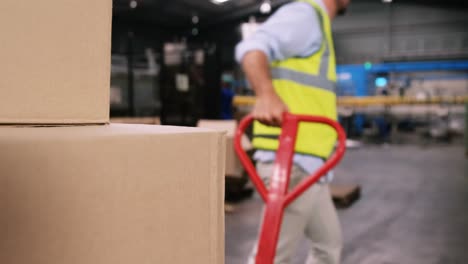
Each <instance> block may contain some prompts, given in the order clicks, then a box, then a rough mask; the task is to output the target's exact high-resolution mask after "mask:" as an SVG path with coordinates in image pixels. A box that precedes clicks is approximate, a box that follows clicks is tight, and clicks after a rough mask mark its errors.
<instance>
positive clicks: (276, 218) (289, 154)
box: [234, 113, 346, 264]
mask: <svg viewBox="0 0 468 264" xmlns="http://www.w3.org/2000/svg"><path fill="white" fill-rule="evenodd" d="M253 121H254V118H253V117H252V116H251V115H249V116H247V117H245V118H244V119H243V120H242V121H241V122H240V124H239V127H238V129H237V131H236V135H235V138H234V147H235V150H236V153H237V155H238V156H239V159H240V161H241V163H242V165H243V166H244V168H245V170H246V171H247V173H248V174H249V176H250V178H251V180H252V182H253V184H254V186H255V188H256V189H257V191H258V192H259V194H260V196H261V198H262V199H263V201H264V202H265V204H266V209H265V212H264V216H263V223H262V227H261V231H260V239H259V244H258V251H257V256H256V264H273V261H274V259H275V255H276V247H277V244H278V239H279V233H280V228H281V223H282V220H283V213H284V209H285V208H286V207H287V206H288V205H289V204H291V203H292V202H293V201H294V200H296V199H297V198H298V197H299V196H300V195H301V194H302V193H304V192H305V191H306V190H307V189H309V188H310V187H311V186H312V185H313V184H314V183H316V182H317V181H318V180H319V179H320V178H321V177H322V176H323V175H325V174H326V173H327V172H328V171H330V170H331V169H332V168H333V167H335V166H336V165H337V164H338V162H339V161H340V160H341V158H342V157H343V155H344V153H345V151H346V134H345V132H344V130H343V128H342V127H341V126H340V124H339V123H338V122H336V121H334V120H331V119H328V118H324V117H317V116H306V115H293V114H290V113H285V114H284V116H283V124H282V133H281V136H280V138H279V142H280V143H279V148H278V151H277V156H276V161H275V165H274V166H275V167H274V170H273V175H272V176H271V184H270V187H269V189H267V187H265V184H264V183H263V181H262V180H261V178H260V177H259V175H258V173H257V171H256V169H255V166H254V164H253V163H252V161H251V160H250V159H249V157H248V156H247V154H246V153H245V151H244V150H243V149H242V146H241V138H242V135H243V134H244V132H245V130H246V129H247V128H248V127H249V126H250V125H251V124H252V123H253ZM302 122H307V123H318V124H324V125H327V126H330V127H332V128H333V129H335V130H336V132H337V135H338V145H337V147H336V150H335V153H334V154H333V155H332V156H331V157H330V159H328V160H327V161H326V162H325V164H324V165H323V166H322V167H321V168H320V169H319V170H317V171H316V172H315V173H314V174H312V175H311V176H310V177H308V178H307V179H306V180H304V181H303V182H301V183H300V184H299V185H298V186H296V187H295V188H293V189H292V190H291V191H289V192H288V186H289V179H290V174H291V167H292V161H293V155H294V146H295V143H296V138H297V132H298V127H299V123H302Z"/></svg>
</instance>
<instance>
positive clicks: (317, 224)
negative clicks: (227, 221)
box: [248, 163, 342, 264]
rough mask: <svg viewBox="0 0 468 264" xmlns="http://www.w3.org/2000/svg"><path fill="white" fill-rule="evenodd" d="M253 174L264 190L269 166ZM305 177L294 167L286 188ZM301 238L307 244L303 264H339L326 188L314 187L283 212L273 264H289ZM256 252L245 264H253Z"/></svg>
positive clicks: (262, 165)
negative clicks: (306, 252)
mask: <svg viewBox="0 0 468 264" xmlns="http://www.w3.org/2000/svg"><path fill="white" fill-rule="evenodd" d="M257 170H258V173H259V175H260V177H262V179H263V180H264V182H265V184H266V186H268V184H269V178H270V177H271V175H272V173H273V163H259V164H258V165H257ZM307 176H309V174H308V173H306V172H305V171H303V170H302V169H301V168H300V167H298V166H296V165H294V166H293V168H292V169H291V180H290V186H289V187H290V188H292V187H293V186H296V185H297V184H298V183H299V182H301V181H302V180H303V179H304V178H305V177H307ZM304 236H305V237H307V238H308V239H309V240H310V249H309V256H308V259H307V261H306V264H338V263H340V257H341V249H342V237H341V228H340V223H339V221H338V216H337V213H336V209H335V207H334V205H333V202H332V199H331V195H330V190H329V186H328V185H327V184H315V185H314V186H312V187H311V188H310V189H309V190H307V191H306V192H304V194H302V196H300V197H299V198H298V199H297V200H296V201H294V202H293V203H292V204H291V205H289V206H288V207H287V208H286V210H285V212H284V218H283V224H282V226H281V233H280V239H279V242H278V247H277V250H276V258H275V262H274V263H275V264H288V263H291V262H292V259H293V258H294V254H295V252H296V250H297V246H298V243H299V242H300V241H301V240H302V238H303V237H304ZM256 249H257V246H255V247H254V250H253V252H252V254H251V256H250V258H249V261H248V263H249V264H255V256H256Z"/></svg>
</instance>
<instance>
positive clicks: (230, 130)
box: [198, 120, 252, 178]
mask: <svg viewBox="0 0 468 264" xmlns="http://www.w3.org/2000/svg"><path fill="white" fill-rule="evenodd" d="M198 127H203V128H210V129H215V130H219V131H224V132H226V133H227V134H226V176H229V177H235V178H239V177H242V173H243V171H244V168H243V167H242V164H241V163H240V161H239V158H238V157H237V154H236V151H235V150H234V135H235V133H236V130H237V122H236V121H234V120H226V121H225V120H200V121H199V122H198ZM242 146H243V147H244V149H245V150H246V151H248V150H250V149H252V145H251V144H250V141H249V139H248V138H247V137H246V136H244V137H243V138H242Z"/></svg>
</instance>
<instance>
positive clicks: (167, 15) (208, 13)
mask: <svg viewBox="0 0 468 264" xmlns="http://www.w3.org/2000/svg"><path fill="white" fill-rule="evenodd" d="M113 1H114V17H117V18H119V19H130V20H139V21H148V22H152V23H155V24H157V25H160V26H165V27H169V28H184V27H191V26H192V17H193V16H198V18H199V24H200V25H201V26H203V25H213V24H217V23H219V22H224V21H229V20H235V19H238V18H241V17H245V16H248V15H250V14H254V13H256V12H258V10H259V6H260V4H261V3H262V1H261V0H232V1H227V2H226V3H223V4H215V3H213V2H212V1H211V0H113ZM132 1H136V3H137V4H136V7H135V2H133V3H132ZM290 1H291V0H271V3H272V5H273V7H275V6H279V5H281V4H284V3H286V2H290ZM132 4H133V7H134V8H132V7H131V6H132Z"/></svg>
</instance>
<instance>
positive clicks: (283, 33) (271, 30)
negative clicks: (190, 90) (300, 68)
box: [236, 2, 322, 125]
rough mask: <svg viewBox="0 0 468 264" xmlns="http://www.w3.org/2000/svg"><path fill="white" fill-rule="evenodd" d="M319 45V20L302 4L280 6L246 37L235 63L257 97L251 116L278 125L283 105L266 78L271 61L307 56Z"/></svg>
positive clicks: (314, 13)
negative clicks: (240, 68)
mask: <svg viewBox="0 0 468 264" xmlns="http://www.w3.org/2000/svg"><path fill="white" fill-rule="evenodd" d="M321 45H322V32H321V29H320V20H319V17H318V15H317V13H316V11H315V9H314V8H313V7H312V6H311V5H310V4H308V3H305V2H294V3H290V4H286V5H284V6H283V7H281V8H280V9H279V10H278V11H277V12H276V13H275V14H274V15H272V16H271V17H270V18H269V19H268V20H267V21H266V22H265V23H264V24H262V25H261V26H260V27H259V29H258V30H257V31H256V32H255V33H254V34H253V35H252V36H250V37H249V38H247V39H245V40H243V41H242V42H241V43H239V44H238V45H237V47H236V60H237V61H238V62H239V63H241V64H242V66H243V69H244V71H245V73H246V75H247V79H248V80H249V82H250V84H251V85H252V86H253V89H254V90H255V93H256V94H257V101H256V105H255V108H254V111H253V115H254V117H255V118H256V119H258V120H259V121H261V122H263V123H265V124H268V125H280V123H281V119H282V114H283V112H285V111H287V110H288V109H287V107H286V105H285V104H284V103H283V102H282V101H281V99H280V98H279V97H278V96H277V95H276V93H275V91H274V89H273V84H272V80H271V76H270V69H269V65H270V62H272V61H282V60H285V59H288V58H291V57H308V56H310V55H311V54H313V53H314V52H316V51H317V50H319V49H320V47H321Z"/></svg>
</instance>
